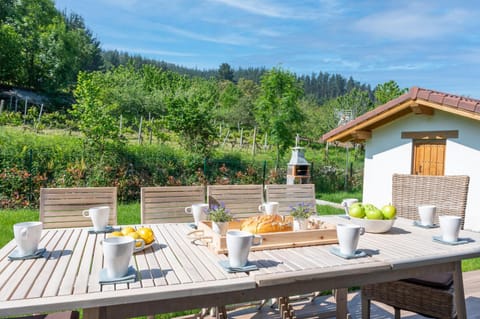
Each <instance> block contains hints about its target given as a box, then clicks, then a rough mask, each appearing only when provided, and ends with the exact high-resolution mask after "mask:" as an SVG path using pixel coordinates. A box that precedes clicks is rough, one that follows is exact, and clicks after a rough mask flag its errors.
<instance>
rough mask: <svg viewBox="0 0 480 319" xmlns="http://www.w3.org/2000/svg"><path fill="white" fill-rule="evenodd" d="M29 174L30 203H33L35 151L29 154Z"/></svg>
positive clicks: (30, 151)
mask: <svg viewBox="0 0 480 319" xmlns="http://www.w3.org/2000/svg"><path fill="white" fill-rule="evenodd" d="M28 153H29V154H28V155H29V156H28V165H27V167H28V173H29V174H30V175H29V176H28V201H29V202H31V201H32V199H33V181H32V178H33V177H32V176H33V150H32V149H30V150H29V152H28Z"/></svg>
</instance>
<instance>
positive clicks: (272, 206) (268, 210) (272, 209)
mask: <svg viewBox="0 0 480 319" xmlns="http://www.w3.org/2000/svg"><path fill="white" fill-rule="evenodd" d="M258 211H259V212H261V213H264V214H267V215H277V214H278V202H265V203H263V204H260V206H258Z"/></svg>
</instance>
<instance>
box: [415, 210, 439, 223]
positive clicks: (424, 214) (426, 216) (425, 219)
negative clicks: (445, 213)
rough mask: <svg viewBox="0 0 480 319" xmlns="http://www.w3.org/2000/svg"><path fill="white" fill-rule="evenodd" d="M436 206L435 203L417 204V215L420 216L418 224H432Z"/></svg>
mask: <svg viewBox="0 0 480 319" xmlns="http://www.w3.org/2000/svg"><path fill="white" fill-rule="evenodd" d="M436 211H437V208H436V207H435V205H420V206H418V215H419V216H420V224H422V225H424V226H432V225H433V224H434V221H435V213H436Z"/></svg>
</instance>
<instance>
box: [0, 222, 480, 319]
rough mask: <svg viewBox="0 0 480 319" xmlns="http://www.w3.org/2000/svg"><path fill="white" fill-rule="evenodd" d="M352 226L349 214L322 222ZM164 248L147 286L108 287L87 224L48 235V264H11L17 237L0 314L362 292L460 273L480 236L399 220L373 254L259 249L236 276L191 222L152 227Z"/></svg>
mask: <svg viewBox="0 0 480 319" xmlns="http://www.w3.org/2000/svg"><path fill="white" fill-rule="evenodd" d="M322 219H325V220H328V221H329V222H335V223H338V222H346V220H345V219H343V218H340V217H322ZM149 226H150V227H152V229H153V230H154V233H155V237H156V242H155V243H154V245H152V246H151V247H149V248H147V249H145V250H144V251H142V252H139V253H137V254H135V255H134V258H133V259H132V261H133V265H134V266H135V268H136V269H137V270H138V272H139V280H137V281H136V282H134V283H130V284H116V285H103V286H101V285H100V284H99V282H98V279H99V277H98V274H99V271H100V269H101V268H102V267H103V256H102V248H101V246H100V241H101V239H102V238H104V235H103V234H89V233H88V229H87V228H71V229H50V230H44V231H43V234H42V240H41V244H40V247H46V249H47V251H46V252H45V254H44V258H39V259H31V260H22V261H18V260H16V261H9V260H8V255H9V254H10V253H11V252H12V251H13V250H14V249H15V247H16V246H15V243H14V241H11V242H9V243H8V244H7V245H5V246H4V247H3V248H2V249H0V317H2V316H8V315H21V314H31V313H39V312H49V311H59V310H65V309H78V308H82V309H84V318H128V317H134V316H140V315H146V314H152V313H165V312H172V311H178V310H186V309H194V308H202V307H209V306H215V305H226V304H232V303H239V302H244V301H253V300H260V299H265V298H270V297H278V296H285V295H294V294H297V293H307V292H312V291H319V290H324V289H332V288H341V289H340V291H342V292H345V291H346V289H345V288H347V287H352V286H360V285H362V284H366V283H375V282H382V281H390V280H395V279H400V278H406V277H411V276H413V275H419V274H422V273H426V272H431V271H432V270H436V269H438V270H458V269H459V267H460V262H461V260H462V259H465V258H471V257H478V256H480V234H479V233H474V232H468V231H462V232H461V237H462V238H465V237H468V238H471V239H472V240H473V241H472V242H469V243H467V244H464V245H457V246H451V245H444V244H441V243H437V242H433V241H432V236H433V235H438V234H439V233H440V230H439V229H438V228H436V229H422V228H418V227H415V226H413V225H412V222H411V221H408V220H404V219H398V220H397V221H396V223H395V225H394V228H393V229H392V230H391V231H390V232H389V233H386V234H365V235H364V236H362V237H361V239H360V243H359V248H360V249H364V250H365V251H367V253H368V254H369V256H367V257H364V258H358V259H343V258H340V257H337V256H334V255H332V254H331V253H330V252H329V249H330V248H331V247H332V246H334V245H319V246H310V247H296V248H286V249H276V250H264V251H255V252H251V253H250V255H249V260H250V261H251V262H253V263H255V264H256V265H257V266H258V267H259V270H257V271H251V272H250V273H244V272H241V273H234V274H229V273H227V272H226V271H225V270H224V269H223V268H222V267H221V266H220V265H219V264H218V262H219V261H220V260H223V259H226V258H227V257H226V256H225V255H216V254H214V253H213V252H212V251H210V250H209V248H207V247H205V246H201V245H195V244H193V243H192V242H191V240H190V239H189V238H188V237H187V233H188V232H190V231H191V228H189V227H188V225H186V224H158V225H149ZM461 279H462V277H461V272H456V276H455V285H456V289H457V307H458V311H459V318H465V300H464V296H463V285H462V280H461ZM337 308H338V309H337V316H338V317H345V316H346V298H345V299H340V300H337Z"/></svg>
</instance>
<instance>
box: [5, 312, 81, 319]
mask: <svg viewBox="0 0 480 319" xmlns="http://www.w3.org/2000/svg"><path fill="white" fill-rule="evenodd" d="M10 319H80V313H79V312H78V311H63V312H55V313H49V314H43V315H31V316H27V317H11V318H10Z"/></svg>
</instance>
